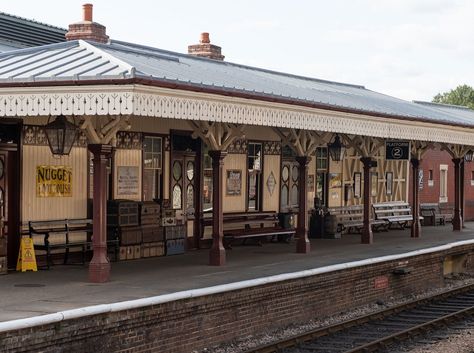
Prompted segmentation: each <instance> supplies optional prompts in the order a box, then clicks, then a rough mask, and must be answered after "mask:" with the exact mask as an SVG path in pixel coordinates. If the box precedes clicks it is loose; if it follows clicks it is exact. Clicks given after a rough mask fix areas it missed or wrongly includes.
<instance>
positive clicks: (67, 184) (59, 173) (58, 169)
mask: <svg viewBox="0 0 474 353" xmlns="http://www.w3.org/2000/svg"><path fill="white" fill-rule="evenodd" d="M36 196H37V197H72V168H71V167H67V166H62V165H39V166H37V167H36Z"/></svg>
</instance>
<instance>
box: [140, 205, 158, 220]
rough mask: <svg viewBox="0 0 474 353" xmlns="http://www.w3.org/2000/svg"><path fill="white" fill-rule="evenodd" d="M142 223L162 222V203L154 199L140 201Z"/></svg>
mask: <svg viewBox="0 0 474 353" xmlns="http://www.w3.org/2000/svg"><path fill="white" fill-rule="evenodd" d="M138 206H139V211H140V224H141V225H150V224H160V205H159V204H158V203H156V202H153V201H146V202H139V203H138Z"/></svg>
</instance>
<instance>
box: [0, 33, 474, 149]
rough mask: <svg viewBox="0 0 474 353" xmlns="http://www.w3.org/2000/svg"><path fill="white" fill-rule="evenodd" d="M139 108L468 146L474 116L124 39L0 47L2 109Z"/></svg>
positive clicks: (86, 111) (82, 111)
mask: <svg viewBox="0 0 474 353" xmlns="http://www.w3.org/2000/svg"><path fill="white" fill-rule="evenodd" d="M59 114H64V115H79V116H80V115H88V116H94V115H135V116H144V117H162V118H173V119H186V120H207V121H221V122H230V123H238V124H249V125H266V126H272V127H283V128H285V127H291V128H297V129H305V130H316V131H330V132H338V133H346V134H356V135H364V136H373V137H382V138H392V139H408V140H419V141H432V142H444V143H452V144H462V145H471V144H472V141H473V140H474V119H473V118H472V117H471V116H469V115H468V114H464V113H463V112H458V111H456V110H454V109H451V110H447V109H440V108H439V107H438V106H432V105H429V104H420V103H415V102H408V101H404V100H401V99H397V98H394V97H390V96H387V95H384V94H381V93H377V92H374V91H371V90H369V89H366V88H364V87H363V86H358V85H351V84H344V83H337V82H330V81H324V80H318V79H313V78H307V77H301V76H295V75H290V74H285V73H280V72H274V71H269V70H265V69H259V68H254V67H248V66H243V65H238V64H233V63H229V62H222V61H216V60H210V59H206V58H198V57H194V56H190V55H186V54H179V53H174V52H169V51H165V50H161V49H156V48H151V47H146V46H141V45H137V44H131V43H125V42H120V41H110V42H109V43H107V44H99V43H95V42H86V41H82V40H78V41H69V42H64V43H58V44H51V45H45V46H38V47H33V48H28V49H21V50H15V51H11V52H6V53H3V54H0V116H1V117H25V116H48V115H59Z"/></svg>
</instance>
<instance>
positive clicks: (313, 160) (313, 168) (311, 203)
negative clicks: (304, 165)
mask: <svg viewBox="0 0 474 353" xmlns="http://www.w3.org/2000/svg"><path fill="white" fill-rule="evenodd" d="M310 175H312V176H313V180H314V183H313V191H310V190H309V188H308V193H307V194H308V209H311V208H313V206H314V197H315V196H316V157H315V156H314V155H313V156H312V157H311V161H310V162H309V164H308V179H309V176H310Z"/></svg>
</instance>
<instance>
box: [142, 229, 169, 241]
mask: <svg viewBox="0 0 474 353" xmlns="http://www.w3.org/2000/svg"><path fill="white" fill-rule="evenodd" d="M163 237H164V234H163V227H160V226H159V225H146V226H142V242H143V243H154V242H158V241H163Z"/></svg>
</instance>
